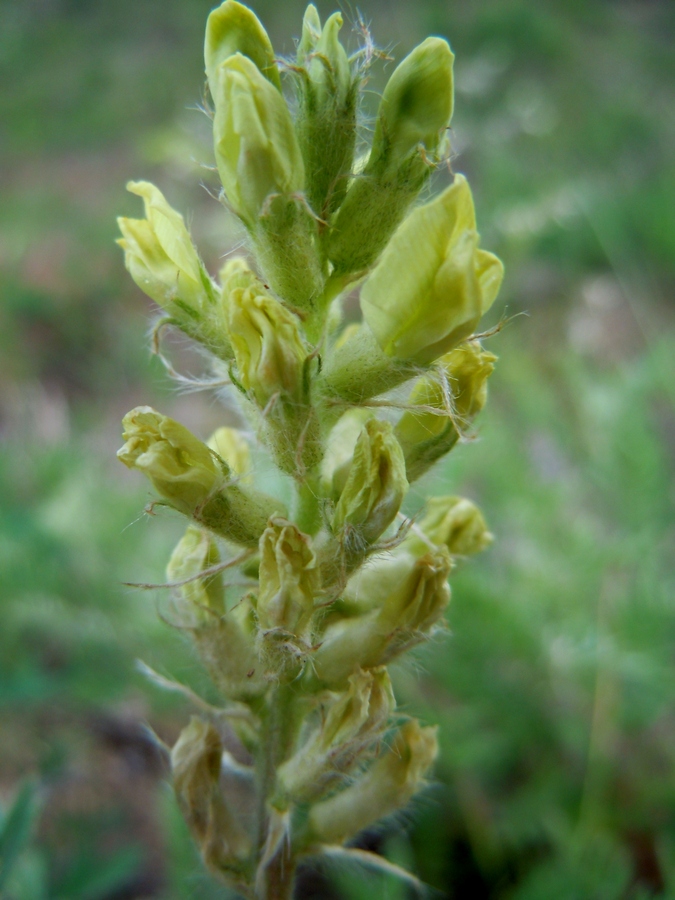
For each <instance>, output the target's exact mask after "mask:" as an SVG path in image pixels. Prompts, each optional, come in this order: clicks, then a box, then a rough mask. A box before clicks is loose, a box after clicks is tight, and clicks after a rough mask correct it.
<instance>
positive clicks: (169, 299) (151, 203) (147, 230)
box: [117, 181, 232, 360]
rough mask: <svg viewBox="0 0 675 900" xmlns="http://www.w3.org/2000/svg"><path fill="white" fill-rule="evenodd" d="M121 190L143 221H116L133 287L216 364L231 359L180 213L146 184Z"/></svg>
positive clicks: (207, 280) (211, 289) (210, 287)
mask: <svg viewBox="0 0 675 900" xmlns="http://www.w3.org/2000/svg"><path fill="white" fill-rule="evenodd" d="M127 190H129V191H131V193H132V194H136V195H138V196H139V197H142V198H143V203H144V205H145V215H146V218H145V219H125V218H119V219H118V220H117V223H118V225H119V228H120V231H121V232H122V237H121V238H120V239H119V240H118V241H117V243H118V244H119V245H120V247H121V248H122V249H123V250H124V263H125V265H126V267H127V269H128V271H129V274H130V275H131V277H132V278H133V279H134V281H135V282H136V284H137V285H138V286H139V287H140V288H141V290H142V291H144V292H145V293H146V294H147V295H148V296H149V297H150V298H151V299H152V300H154V301H155V303H157V304H158V305H159V306H161V307H162V309H164V310H166V312H168V313H169V315H170V316H171V318H172V320H173V321H174V323H175V324H176V325H177V326H178V327H179V328H181V329H182V330H183V331H184V332H185V333H186V334H188V335H189V336H190V337H192V338H194V339H195V340H197V341H200V342H201V343H203V344H204V345H205V346H206V347H207V349H208V350H210V351H211V352H212V353H214V354H215V355H216V356H218V357H220V358H221V359H225V360H229V359H231V358H232V348H231V347H230V344H229V341H228V340H227V333H226V331H225V328H224V324H225V323H224V322H223V321H222V313H221V310H220V308H219V306H218V303H217V300H216V294H215V291H214V287H213V284H212V283H211V279H210V278H209V276H208V273H207V272H206V269H205V268H204V265H203V263H202V262H201V260H200V259H199V256H198V255H197V251H196V249H195V247H194V244H193V243H192V239H191V238H190V234H189V232H188V230H187V228H186V227H185V222H184V221H183V217H182V216H181V215H180V213H178V212H176V210H175V209H172V207H171V206H169V204H168V203H167V202H166V199H165V198H164V195H163V194H162V192H161V191H160V190H159V189H158V188H156V187H155V186H154V185H153V184H150V183H149V182H147V181H130V182H129V184H128V185H127Z"/></svg>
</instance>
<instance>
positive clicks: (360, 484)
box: [333, 419, 408, 544]
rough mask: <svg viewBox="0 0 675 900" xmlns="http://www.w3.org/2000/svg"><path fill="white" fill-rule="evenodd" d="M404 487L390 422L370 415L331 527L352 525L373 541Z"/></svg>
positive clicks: (400, 454) (388, 522)
mask: <svg viewBox="0 0 675 900" xmlns="http://www.w3.org/2000/svg"><path fill="white" fill-rule="evenodd" d="M407 490H408V482H407V480H406V477H405V460H404V457H403V452H402V450H401V447H400V445H399V443H398V441H397V440H396V438H395V437H394V432H393V428H392V426H391V425H390V424H389V422H382V421H379V420H377V419H370V420H369V421H367V422H366V424H365V425H364V427H363V428H362V430H361V433H360V435H359V438H358V440H357V441H356V446H355V447H354V455H353V457H352V462H351V465H350V467H349V474H348V475H347V479H346V482H345V486H344V488H343V490H342V493H341V494H340V499H339V500H338V502H337V505H336V507H335V513H334V516H333V531H334V532H335V533H337V532H340V531H342V530H344V529H345V528H350V529H355V530H356V532H357V533H358V535H359V537H360V538H361V539H362V541H363V542H365V544H373V543H374V542H375V541H376V540H377V539H378V538H379V537H380V535H381V534H382V533H383V532H384V531H385V529H387V528H388V527H389V525H391V523H392V522H393V520H394V518H395V517H396V514H397V513H398V511H399V509H400V507H401V503H402V501H403V498H404V497H405V494H406V491H407Z"/></svg>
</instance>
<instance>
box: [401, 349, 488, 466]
mask: <svg viewBox="0 0 675 900" xmlns="http://www.w3.org/2000/svg"><path fill="white" fill-rule="evenodd" d="M496 359H497V357H496V356H495V355H494V354H493V353H490V352H489V351H488V350H484V349H483V348H482V347H481V345H480V344H479V343H478V341H467V342H465V343H463V344H460V346H459V347H456V348H455V349H454V350H451V351H450V353H447V354H446V355H445V356H443V357H442V358H441V359H440V360H439V361H438V367H437V368H438V373H437V374H436V375H429V376H425V377H423V378H420V379H419V380H418V382H417V383H416V384H415V386H414V388H413V389H412V391H411V393H410V396H409V398H408V406H413V407H414V406H419V407H420V411H419V412H416V411H415V410H414V409H410V410H407V411H406V412H405V413H404V414H403V415H402V416H401V418H400V420H399V422H398V424H397V426H396V437H397V438H398V440H399V441H400V443H401V446H402V447H403V451H404V453H405V460H406V472H407V476H408V480H409V481H414V480H415V479H417V478H419V477H420V476H421V475H423V474H424V473H425V472H426V471H427V469H428V468H429V467H430V466H431V465H432V464H433V463H434V462H436V460H437V459H440V457H441V456H443V455H444V454H446V453H448V452H449V451H450V450H451V449H452V448H453V447H454V446H455V444H456V443H457V441H458V440H459V439H460V437H461V436H462V434H463V433H464V432H465V431H466V430H467V429H468V428H469V426H470V425H471V423H472V421H473V420H474V418H475V417H476V416H477V415H478V413H479V412H480V411H481V410H482V409H483V407H484V406H485V402H486V400H487V380H488V378H489V377H490V375H491V374H492V372H493V371H494V364H495V361H496ZM424 407H427V409H424ZM429 407H431V408H432V409H437V410H438V411H439V412H440V413H443V412H445V413H446V414H445V415H435V414H434V413H433V412H430V411H429V409H428V408H429Z"/></svg>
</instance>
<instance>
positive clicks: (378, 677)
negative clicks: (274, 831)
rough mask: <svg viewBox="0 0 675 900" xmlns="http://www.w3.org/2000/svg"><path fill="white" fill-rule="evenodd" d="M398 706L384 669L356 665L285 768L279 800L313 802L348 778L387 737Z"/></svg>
mask: <svg viewBox="0 0 675 900" xmlns="http://www.w3.org/2000/svg"><path fill="white" fill-rule="evenodd" d="M395 705H396V701H395V699H394V693H393V689H392V686H391V680H390V678H389V674H388V673H387V670H386V669H385V668H378V669H370V670H368V671H363V670H361V669H357V670H356V672H354V674H353V675H351V676H350V678H349V686H348V688H347V689H346V690H345V691H342V692H341V693H338V694H329V695H328V699H327V701H326V702H325V703H324V704H323V705H322V707H321V711H320V713H321V722H320V724H319V725H318V726H317V727H316V728H315V729H314V730H313V731H312V732H311V733H310V735H309V737H308V738H307V740H306V741H305V743H304V744H303V745H302V747H301V748H300V749H299V750H298V751H297V753H295V755H294V756H292V757H291V758H290V759H289V760H288V761H287V762H285V763H284V764H283V765H282V766H281V767H280V769H279V772H278V775H277V784H278V794H279V797H278V800H277V803H278V804H279V805H284V804H285V803H288V802H294V803H307V802H313V801H316V800H319V799H320V798H321V797H322V796H325V794H326V793H327V792H328V791H329V790H331V788H333V787H335V786H336V785H338V784H339V783H340V782H341V781H344V779H345V777H346V776H347V775H348V774H349V772H350V771H352V770H353V769H354V767H355V766H356V765H358V763H359V761H361V760H362V758H363V756H364V754H365V753H366V752H367V751H368V748H369V747H370V746H371V745H372V743H373V742H374V741H376V740H378V739H379V738H381V737H382V734H383V732H384V730H385V729H386V727H387V724H388V721H389V717H390V716H391V714H392V712H393V710H394V707H395Z"/></svg>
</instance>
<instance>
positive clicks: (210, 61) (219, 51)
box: [204, 0, 281, 97]
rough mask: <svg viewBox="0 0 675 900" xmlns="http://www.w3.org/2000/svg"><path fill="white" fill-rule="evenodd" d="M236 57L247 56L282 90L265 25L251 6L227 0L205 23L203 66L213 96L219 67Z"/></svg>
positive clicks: (234, 0) (215, 90)
mask: <svg viewBox="0 0 675 900" xmlns="http://www.w3.org/2000/svg"><path fill="white" fill-rule="evenodd" d="M235 53H241V54H242V55H243V56H247V57H248V58H249V59H250V60H251V61H252V62H254V63H255V64H256V66H257V67H258V68H259V69H260V71H261V72H262V74H263V75H264V76H265V78H267V79H268V80H269V81H270V82H271V83H272V84H273V85H274V86H275V87H276V88H278V90H281V79H280V78H279V70H278V69H277V65H276V60H275V58H274V49H273V47H272V43H271V41H270V39H269V37H268V35H267V32H266V31H265V29H264V28H263V26H262V23H261V22H260V20H259V19H258V17H257V16H256V14H255V13H254V12H253V11H252V10H250V9H249V8H248V6H244V5H243V4H242V3H237V2H236V0H225V3H221V4H220V6H218V7H217V8H216V9H214V10H213V11H212V12H211V14H210V15H209V17H208V19H207V21H206V38H205V40H204V63H205V66H206V76H207V78H208V80H209V87H210V89H211V94H212V96H214V97H215V96H216V92H217V77H216V73H217V71H218V66H219V65H220V64H221V63H222V62H225V60H226V59H228V58H229V57H230V56H234V54H235Z"/></svg>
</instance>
